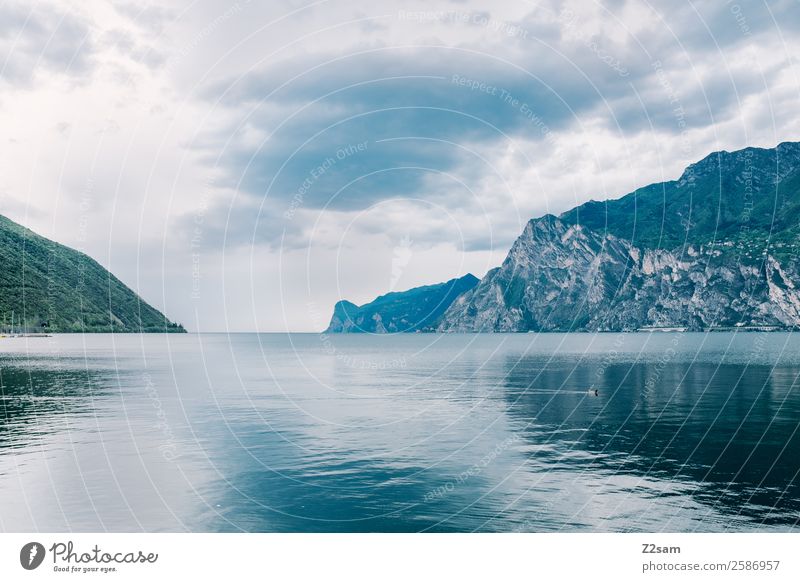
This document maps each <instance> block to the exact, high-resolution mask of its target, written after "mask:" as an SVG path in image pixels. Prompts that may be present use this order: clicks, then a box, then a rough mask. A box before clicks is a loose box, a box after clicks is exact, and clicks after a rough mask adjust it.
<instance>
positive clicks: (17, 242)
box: [0, 216, 184, 332]
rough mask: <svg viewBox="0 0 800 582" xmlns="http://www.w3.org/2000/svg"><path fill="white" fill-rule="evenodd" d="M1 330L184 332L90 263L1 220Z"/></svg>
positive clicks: (67, 249)
mask: <svg viewBox="0 0 800 582" xmlns="http://www.w3.org/2000/svg"><path fill="white" fill-rule="evenodd" d="M12 317H13V324H12ZM0 328H2V330H3V331H5V332H9V331H12V330H13V331H18V332H19V331H27V332H42V331H49V332H183V331H184V329H183V327H181V326H180V325H178V324H175V323H172V322H170V321H169V320H168V319H167V318H166V317H165V316H164V315H163V314H162V313H160V312H159V311H158V310H156V309H154V308H153V307H151V306H150V305H148V304H147V303H145V302H144V301H143V300H142V299H141V298H140V297H139V296H138V295H137V294H136V293H134V292H133V291H132V290H131V289H130V288H128V287H127V286H125V284H123V283H122V282H121V281H120V280H119V279H117V278H116V277H115V276H114V275H112V274H111V273H109V272H108V271H107V270H106V269H104V268H103V267H102V266H100V264H98V263H97V261H95V260H94V259H92V258H90V257H88V256H87V255H85V254H83V253H80V252H78V251H75V250H73V249H70V248H68V247H65V246H63V245H60V244H58V243H55V242H53V241H50V240H48V239H46V238H44V237H41V236H39V235H37V234H35V233H34V232H32V231H31V230H29V229H27V228H24V227H22V226H20V225H19V224H17V223H15V222H13V221H11V220H9V219H7V218H5V217H3V216H0Z"/></svg>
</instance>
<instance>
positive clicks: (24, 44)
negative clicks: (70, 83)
mask: <svg viewBox="0 0 800 582" xmlns="http://www.w3.org/2000/svg"><path fill="white" fill-rule="evenodd" d="M93 52H94V45H93V42H92V38H91V31H90V27H89V24H88V23H87V22H86V20H85V19H84V18H82V17H81V16H79V15H78V14H76V13H73V12H72V11H70V10H69V9H65V8H63V7H60V6H57V5H53V4H43V3H37V4H34V5H30V4H29V3H21V2H20V3H17V2H11V3H4V4H2V5H0V79H2V81H3V82H5V83H10V84H13V85H17V84H23V85H28V84H30V83H31V82H32V81H33V79H34V78H35V76H36V75H37V74H45V73H47V74H53V73H66V74H69V75H73V76H74V75H84V74H86V73H87V71H89V70H90V69H91V66H92V55H93Z"/></svg>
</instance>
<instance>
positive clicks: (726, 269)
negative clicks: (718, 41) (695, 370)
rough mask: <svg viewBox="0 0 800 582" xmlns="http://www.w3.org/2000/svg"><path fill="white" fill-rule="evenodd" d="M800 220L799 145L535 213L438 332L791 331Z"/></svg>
mask: <svg viewBox="0 0 800 582" xmlns="http://www.w3.org/2000/svg"><path fill="white" fill-rule="evenodd" d="M798 216H800V143H798V142H782V143H780V144H778V146H776V147H775V148H771V149H770V148H753V147H749V148H744V149H741V150H735V151H732V152H728V151H724V150H723V151H719V152H713V153H711V154H709V155H707V156H705V157H704V158H703V159H701V160H699V161H698V162H695V163H693V164H690V165H689V166H688V167H687V168H686V169H685V170H684V171H683V172H682V173H681V176H680V177H679V178H678V179H676V180H669V181H666V182H659V183H654V184H650V185H647V186H644V187H642V188H638V189H636V190H634V191H633V192H630V193H628V194H626V195H624V196H621V197H619V198H616V199H610V200H605V201H600V202H598V201H589V202H586V203H584V204H581V205H578V206H576V207H575V208H572V209H570V210H567V211H565V212H563V213H561V214H560V215H558V216H556V215H553V214H546V215H544V216H541V217H537V218H532V219H531V220H529V221H528V222H527V223H526V225H525V228H524V229H523V232H522V234H521V235H520V236H519V237H518V238H517V239H516V240H515V242H514V243H513V244H512V246H511V249H510V250H509V253H508V255H507V256H506V258H505V260H504V261H503V263H502V264H501V265H500V266H499V267H496V268H495V269H492V270H490V271H489V272H487V273H486V275H485V276H484V277H483V278H482V279H481V280H480V282H479V283H478V284H477V285H475V286H473V287H472V288H470V289H468V290H466V291H465V292H463V293H462V294H460V295H459V296H457V297H455V298H454V299H453V301H452V302H451V304H450V305H449V307H448V308H447V310H446V311H445V312H444V314H442V315H441V317H440V319H439V322H438V324H437V326H436V328H435V331H439V332H526V331H635V330H639V329H657V328H680V329H687V330H707V329H718V328H734V329H736V328H760V329H791V328H793V327H795V326H797V325H800V260H799V257H800V221H798V219H797V217H798ZM425 331H431V330H429V329H426V330H425Z"/></svg>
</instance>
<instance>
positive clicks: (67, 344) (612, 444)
mask: <svg viewBox="0 0 800 582" xmlns="http://www.w3.org/2000/svg"><path fill="white" fill-rule="evenodd" d="M798 375H800V337H798V336H796V335H790V334H778V333H740V334H725V333H713V334H688V333H686V334H681V333H675V334H670V333H656V334H619V335H618V334H597V335H593V334H541V335H537V334H527V335H500V334H498V335H447V336H441V335H400V336H384V337H381V336H378V337H376V336H355V335H354V336H334V337H327V338H326V337H325V336H319V335H315V334H293V335H281V334H261V335H256V334H238V335H230V336H229V335H214V334H202V335H171V336H160V335H147V336H138V335H123V336H119V335H117V336H103V335H89V336H80V335H75V336H71V335H64V336H56V337H52V338H29V339H21V338H6V339H0V387H1V388H2V390H1V391H0V402H2V408H0V530H3V531H36V530H40V531H105V530H108V531H141V530H144V531H213V532H216V531H270V532H271V531H280V532H291V531H303V532H308V531H558V530H564V531H767V530H779V531H780V530H783V531H786V530H796V529H798V527H799V526H798V524H799V523H800V476H799V475H798V473H799V472H800V434H798V433H799V432H800V431H799V430H798V429H799V428H800V425H799V424H798V423H799V422H800V389H798V386H797V382H798ZM590 389H591V391H592V392H590ZM594 389H597V390H598V392H599V396H594V395H593V390H594Z"/></svg>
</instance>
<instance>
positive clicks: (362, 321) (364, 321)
mask: <svg viewBox="0 0 800 582" xmlns="http://www.w3.org/2000/svg"><path fill="white" fill-rule="evenodd" d="M477 284H478V278H477V277H475V276H474V275H471V274H467V275H464V276H463V277H460V278H458V279H451V280H450V281H447V282H446V283H439V284H437V285H426V286H424V287H416V288H414V289H409V290H408V291H401V292H393V293H387V294H386V295H381V296H380V297H378V298H377V299H375V300H374V301H372V302H370V303H366V304H364V305H362V306H361V307H358V306H357V305H355V304H354V303H351V302H350V301H339V302H338V303H336V305H335V306H334V308H333V317H332V318H331V322H330V325H329V326H328V329H327V330H326V332H328V333H367V332H368V333H395V332H416V331H435V330H436V326H437V325H438V324H439V320H440V319H441V317H442V314H443V313H444V312H445V311H446V310H447V308H448V307H450V304H451V303H452V302H453V300H454V299H455V298H456V297H458V296H460V295H463V294H464V293H465V292H467V291H469V290H470V289H472V288H473V287H475V285H477Z"/></svg>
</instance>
